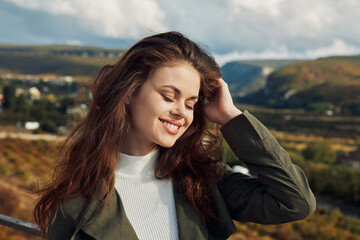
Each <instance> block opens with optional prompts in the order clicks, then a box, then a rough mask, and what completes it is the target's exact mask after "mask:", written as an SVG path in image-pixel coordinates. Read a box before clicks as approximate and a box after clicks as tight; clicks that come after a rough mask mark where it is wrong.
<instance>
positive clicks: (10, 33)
mask: <svg viewBox="0 0 360 240" xmlns="http://www.w3.org/2000/svg"><path fill="white" fill-rule="evenodd" d="M164 31H179V32H181V33H183V34H185V35H186V36H188V37H189V38H190V39H192V40H194V41H195V42H197V43H200V44H201V45H202V46H203V47H204V48H205V49H206V50H207V51H209V52H210V53H212V54H213V55H214V57H215V58H216V59H217V61H218V62H219V63H220V64H224V63H225V62H227V61H231V60H237V59H286V58H296V59H314V58H319V57H325V56H333V55H359V54H360V1H359V0H301V1H299V0H182V1H179V0H101V1H99V0H0V43H12V44H69V45H92V46H101V47H106V48H128V47H129V46H131V44H133V43H135V41H137V40H140V39H141V38H143V37H145V36H148V35H151V34H155V33H159V32H164Z"/></svg>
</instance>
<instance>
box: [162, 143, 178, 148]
mask: <svg viewBox="0 0 360 240" xmlns="http://www.w3.org/2000/svg"><path fill="white" fill-rule="evenodd" d="M174 144H175V142H173V143H160V144H159V146H161V147H164V148H171V147H172V146H174Z"/></svg>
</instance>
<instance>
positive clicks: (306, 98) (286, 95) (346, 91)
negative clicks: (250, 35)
mask: <svg viewBox="0 0 360 240" xmlns="http://www.w3.org/2000/svg"><path fill="white" fill-rule="evenodd" d="M359 93H360V56H343V57H328V58H321V59H317V60H311V61H300V62H296V63H293V64H290V65H287V66H284V67H282V68H280V69H279V70H277V71H274V72H273V73H271V74H270V75H269V76H268V78H267V81H266V85H265V88H264V89H262V90H260V91H258V92H257V93H254V94H252V95H251V96H247V97H245V98H242V99H238V101H240V102H247V103H253V104H260V105H265V106H272V107H290V108H305V109H310V110H323V111H325V110H332V111H333V112H335V113H339V114H346V115H360V94H359Z"/></svg>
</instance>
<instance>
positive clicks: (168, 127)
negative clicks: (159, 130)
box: [159, 119, 181, 135]
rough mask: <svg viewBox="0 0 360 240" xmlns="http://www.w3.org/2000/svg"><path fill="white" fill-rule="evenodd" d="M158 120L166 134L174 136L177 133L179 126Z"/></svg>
mask: <svg viewBox="0 0 360 240" xmlns="http://www.w3.org/2000/svg"><path fill="white" fill-rule="evenodd" d="M159 120H160V122H161V124H162V125H163V127H164V128H165V130H166V131H167V132H168V133H170V134H172V135H176V134H177V133H178V132H179V129H180V127H181V126H178V125H175V124H172V123H169V122H167V121H165V120H163V119H159Z"/></svg>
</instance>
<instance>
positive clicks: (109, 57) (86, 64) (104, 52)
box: [0, 44, 123, 76]
mask: <svg viewBox="0 0 360 240" xmlns="http://www.w3.org/2000/svg"><path fill="white" fill-rule="evenodd" d="M122 52H123V50H121V49H120V50H115V49H104V48H97V47H82V46H63V45H49V46H18V45H3V44H0V69H6V70H9V71H10V72H13V73H21V74H46V73H54V74H59V75H75V76H94V75H95V74H96V72H97V71H98V70H99V69H100V67H101V66H103V65H105V64H107V63H113V62H114V61H115V60H116V59H117V57H118V56H119V55H120V54H121V53H122Z"/></svg>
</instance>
